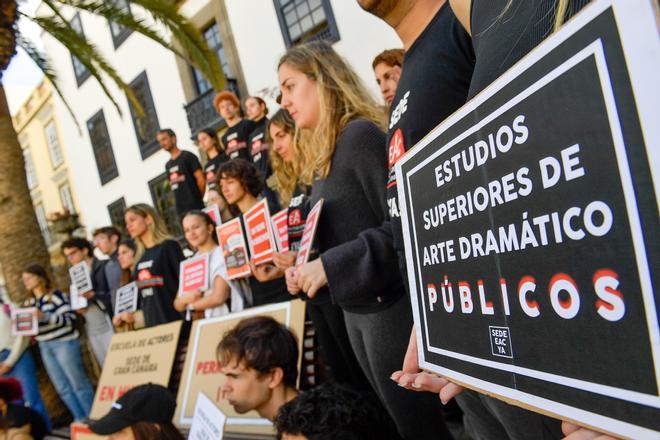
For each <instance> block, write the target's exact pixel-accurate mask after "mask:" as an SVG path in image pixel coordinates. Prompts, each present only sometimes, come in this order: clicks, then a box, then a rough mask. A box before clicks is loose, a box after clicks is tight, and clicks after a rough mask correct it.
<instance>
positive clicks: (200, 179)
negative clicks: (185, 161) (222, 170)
mask: <svg viewBox="0 0 660 440" xmlns="http://www.w3.org/2000/svg"><path fill="white" fill-rule="evenodd" d="M193 175H194V176H195V181H196V182H197V188H198V189H199V192H200V193H201V194H202V195H204V191H206V179H205V178H204V172H203V171H202V170H201V168H200V169H198V170H195V172H194V174H193Z"/></svg>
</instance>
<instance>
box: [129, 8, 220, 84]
mask: <svg viewBox="0 0 660 440" xmlns="http://www.w3.org/2000/svg"><path fill="white" fill-rule="evenodd" d="M131 4H135V5H139V6H140V7H142V9H144V11H145V12H146V13H147V14H149V15H150V16H151V17H152V18H153V19H154V20H155V21H156V22H159V23H162V24H163V25H164V26H165V27H166V28H167V29H168V30H169V31H170V32H172V36H173V37H174V38H175V39H176V40H177V41H178V42H179V44H181V47H182V48H183V50H184V52H185V53H186V54H188V56H189V57H190V63H191V64H192V65H193V66H195V67H196V68H197V69H198V70H199V71H200V72H201V73H202V75H204V76H205V77H206V79H207V80H208V81H209V82H210V83H211V84H212V85H213V88H214V89H215V90H217V91H220V90H222V89H224V87H225V76H224V74H223V72H222V67H221V66H220V60H219V59H218V56H217V55H216V54H215V53H213V52H212V51H211V50H210V49H209V47H208V45H207V44H206V41H204V38H202V35H201V33H200V32H199V30H198V29H197V28H196V27H195V26H194V25H193V24H192V23H191V22H190V21H189V20H188V19H187V18H186V17H184V16H183V15H181V14H180V13H179V10H178V8H177V6H176V4H175V2H172V1H169V0H131Z"/></svg>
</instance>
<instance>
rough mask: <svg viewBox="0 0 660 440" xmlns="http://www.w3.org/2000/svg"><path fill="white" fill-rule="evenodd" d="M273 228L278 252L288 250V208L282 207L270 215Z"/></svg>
mask: <svg viewBox="0 0 660 440" xmlns="http://www.w3.org/2000/svg"><path fill="white" fill-rule="evenodd" d="M271 220H272V222H273V230H274V231H275V242H276V243H277V249H278V250H279V251H280V252H286V251H288V250H289V210H288V209H283V210H281V211H280V212H278V213H277V214H275V215H273V216H272V217H271Z"/></svg>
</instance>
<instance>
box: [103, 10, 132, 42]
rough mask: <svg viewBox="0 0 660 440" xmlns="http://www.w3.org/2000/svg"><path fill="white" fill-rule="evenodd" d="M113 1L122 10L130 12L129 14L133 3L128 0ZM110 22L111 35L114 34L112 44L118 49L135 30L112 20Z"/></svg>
mask: <svg viewBox="0 0 660 440" xmlns="http://www.w3.org/2000/svg"><path fill="white" fill-rule="evenodd" d="M113 3H114V4H115V6H116V7H117V8H119V9H121V10H122V11H124V12H128V13H129V14H130V13H131V5H130V3H129V2H128V1H127V0H113ZM109 24H110V35H112V44H113V45H114V47H115V49H117V48H118V47H119V46H121V43H123V42H124V41H125V40H126V38H128V36H129V35H131V33H132V32H133V30H132V29H129V28H127V27H125V26H122V25H120V24H119V23H114V22H112V21H110V22H109Z"/></svg>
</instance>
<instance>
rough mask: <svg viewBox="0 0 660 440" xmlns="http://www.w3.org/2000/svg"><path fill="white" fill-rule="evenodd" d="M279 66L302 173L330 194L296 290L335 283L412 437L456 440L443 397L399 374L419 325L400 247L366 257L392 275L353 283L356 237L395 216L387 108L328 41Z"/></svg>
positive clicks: (298, 51) (315, 196) (398, 419)
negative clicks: (413, 386)
mask: <svg viewBox="0 0 660 440" xmlns="http://www.w3.org/2000/svg"><path fill="white" fill-rule="evenodd" d="M278 74H279V83H280V89H281V92H282V106H283V107H284V108H285V109H287V110H288V111H289V113H290V114H291V117H292V118H293V119H294V121H295V122H296V127H297V129H298V130H299V132H300V133H299V134H300V135H303V136H304V139H305V141H304V143H303V145H302V148H303V149H304V150H307V151H308V152H309V157H310V158H311V160H310V161H308V162H306V163H302V164H300V165H301V168H300V169H301V177H302V180H303V182H308V183H311V184H312V192H311V203H312V204H313V203H315V202H316V201H318V200H319V199H321V198H322V199H324V206H323V210H322V213H321V217H320V220H319V224H318V229H317V236H316V240H317V245H318V251H319V254H320V258H317V259H316V260H313V261H312V262H310V263H308V264H306V265H303V266H302V267H300V268H297V269H294V268H290V269H287V272H286V276H287V285H288V286H289V291H290V292H291V293H298V292H299V291H303V292H306V293H307V296H309V297H316V295H317V292H318V291H319V289H320V288H321V287H323V286H325V285H327V286H328V290H329V295H330V298H331V299H332V302H333V303H335V304H337V305H339V306H340V307H341V308H342V310H343V315H344V319H345V322H346V330H347V332H348V335H349V338H350V342H351V346H352V348H353V350H354V352H355V355H356V357H357V359H358V361H359V363H360V366H361V367H362V370H363V372H364V373H365V375H366V376H367V378H368V380H369V383H370V384H371V386H372V387H373V389H374V391H375V392H376V394H377V395H378V397H379V399H380V401H381V402H382V404H383V405H384V407H385V408H386V409H387V411H388V412H389V414H390V416H391V417H392V418H393V419H394V422H395V423H396V426H397V428H398V431H399V433H400V434H401V436H402V437H404V438H406V439H441V438H451V437H450V435H449V432H448V431H447V428H446V426H445V424H444V421H443V418H442V415H441V412H440V406H441V405H440V403H439V402H438V400H437V398H436V397H435V396H432V395H424V394H416V393H408V392H406V391H405V390H404V389H402V388H400V387H398V386H397V385H396V384H395V383H394V382H393V381H391V380H390V379H389V377H390V374H391V373H392V371H394V370H396V369H398V368H399V367H400V366H401V361H402V357H403V354H404V352H405V350H406V346H407V345H408V335H409V331H410V326H411V325H412V313H411V307H410V304H409V301H408V299H407V297H406V292H405V289H404V288H403V286H402V283H401V278H400V276H399V275H398V274H399V271H398V262H397V257H396V254H395V253H394V252H393V251H392V250H389V251H388V252H385V253H383V254H382V255H381V254H378V253H373V254H369V255H367V256H366V257H367V258H368V259H370V261H369V262H368V263H367V264H369V265H372V264H377V265H379V266H380V268H381V269H382V271H381V272H380V278H382V279H389V280H390V281H391V282H388V283H382V280H381V279H372V280H369V281H370V282H371V284H372V286H373V287H372V288H368V289H361V290H359V291H356V290H355V289H354V288H353V287H352V285H351V284H353V283H354V282H355V279H356V278H360V277H362V276H363V275H362V273H361V272H362V268H361V267H359V266H357V267H356V266H355V265H353V264H352V261H354V255H353V252H354V251H355V249H356V248H355V247H353V246H350V242H352V241H353V240H354V239H355V238H356V237H357V236H358V234H360V233H361V232H364V231H366V230H371V229H375V228H377V227H379V226H381V224H382V223H383V221H384V220H385V218H386V212H387V204H386V202H385V190H386V185H385V183H386V181H387V156H386V151H385V133H384V132H383V128H384V121H383V112H382V110H381V109H380V108H379V107H378V105H377V104H376V102H375V100H374V98H373V97H372V96H371V95H369V93H368V92H367V91H366V89H365V87H364V86H363V85H362V83H361V82H360V80H359V79H358V77H357V75H356V74H355V73H354V72H353V71H352V70H351V68H350V67H349V66H348V65H347V64H346V63H345V62H344V60H342V59H341V58H340V57H339V56H338V55H337V54H336V53H335V51H334V50H333V49H332V48H331V47H330V46H329V45H328V44H327V43H324V42H315V43H308V44H303V45H299V46H296V47H294V48H292V49H290V50H289V51H288V52H287V53H286V54H285V55H284V56H283V57H282V58H281V59H280V63H279V69H278ZM313 177H316V178H315V179H314V180H313V181H312V178H313ZM343 244H349V246H342V245H343ZM368 273H371V271H369V272H368ZM373 278H376V277H373ZM359 281H360V282H364V280H359Z"/></svg>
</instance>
